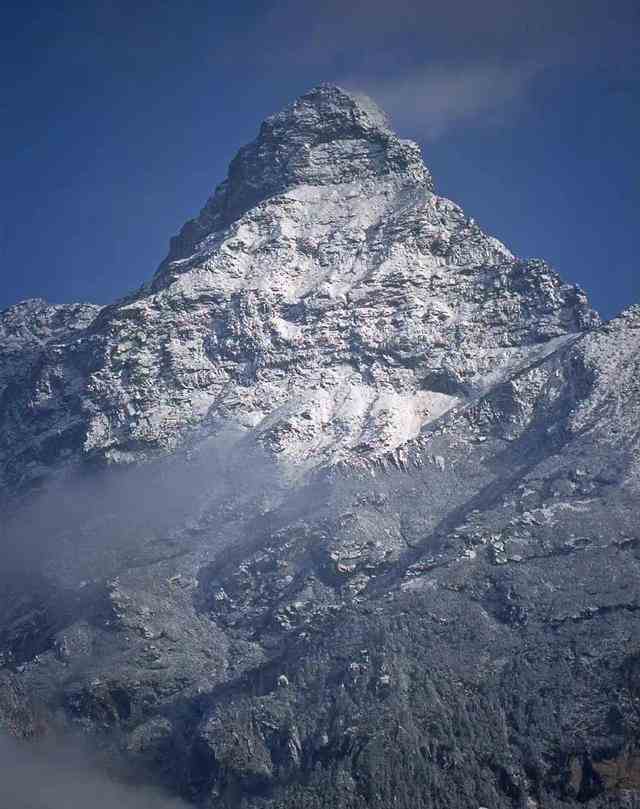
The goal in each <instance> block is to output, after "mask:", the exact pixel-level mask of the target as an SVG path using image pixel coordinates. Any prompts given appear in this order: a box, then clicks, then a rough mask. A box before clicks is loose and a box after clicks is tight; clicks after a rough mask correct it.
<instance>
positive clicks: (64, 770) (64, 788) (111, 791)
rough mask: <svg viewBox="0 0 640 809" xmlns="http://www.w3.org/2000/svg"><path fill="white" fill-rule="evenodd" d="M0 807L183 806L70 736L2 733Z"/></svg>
mask: <svg viewBox="0 0 640 809" xmlns="http://www.w3.org/2000/svg"><path fill="white" fill-rule="evenodd" d="M0 806H2V807H3V809H86V807H89V806H90V807H91V808H92V809H186V804H185V803H183V802H182V801H180V800H178V799H177V798H173V797H171V796H168V795H167V794H165V793H163V792H161V791H160V790H157V789H155V788H153V787H149V786H147V785H143V784H141V783H136V782H135V781H132V782H131V783H129V784H126V783H123V782H121V781H119V780H117V776H116V775H113V776H110V775H108V774H107V771H106V770H104V769H100V768H99V767H98V763H97V761H96V760H95V757H93V756H91V755H90V754H89V753H88V752H87V751H86V750H82V749H81V748H80V747H78V746H74V745H72V744H71V743H70V742H63V743H60V742H59V741H58V742H57V743H56V744H54V743H52V742H51V741H47V742H40V743H33V744H29V745H27V744H25V743H20V742H17V741H15V740H13V739H11V738H9V737H6V736H0Z"/></svg>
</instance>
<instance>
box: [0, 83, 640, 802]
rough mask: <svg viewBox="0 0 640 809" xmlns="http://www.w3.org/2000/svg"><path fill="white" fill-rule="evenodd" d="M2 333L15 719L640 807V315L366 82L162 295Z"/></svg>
mask: <svg viewBox="0 0 640 809" xmlns="http://www.w3.org/2000/svg"><path fill="white" fill-rule="evenodd" d="M0 336H1V339H0V469H2V470H3V471H2V475H3V481H4V503H5V505H4V508H5V511H6V517H7V518H6V519H5V521H4V523H3V526H2V529H1V530H2V532H3V535H2V542H3V547H4V548H6V549H7V553H6V555H7V557H8V560H9V561H10V565H8V567H9V568H10V569H11V575H10V576H9V575H7V574H5V576H4V577H2V586H1V589H0V616H3V617H2V618H0V663H1V664H2V666H3V668H2V669H0V674H2V678H0V724H3V723H4V726H6V727H7V728H8V729H9V730H10V731H11V732H12V733H16V734H22V735H30V734H31V735H33V734H34V733H39V732H44V731H45V730H46V728H47V727H48V726H49V725H50V724H51V722H53V721H54V720H53V717H55V721H56V722H62V723H63V725H65V726H66V727H69V728H75V729H78V730H80V731H81V732H82V733H86V734H89V736H90V737H91V738H92V739H93V740H94V741H96V742H98V743H99V744H100V745H102V746H104V747H106V748H107V749H108V750H111V751H112V752H113V753H114V755H115V754H116V753H117V754H118V755H124V756H125V757H126V758H127V760H129V761H130V762H132V763H133V764H134V765H135V766H136V767H137V768H138V769H139V771H140V772H143V773H146V774H147V775H148V778H149V779H150V780H155V781H161V782H162V783H164V784H165V785H168V786H170V787H171V788H173V789H175V790H177V791H179V792H180V793H181V794H182V796H183V797H185V798H186V799H188V800H190V801H192V802H193V803H194V804H196V805H200V806H203V807H209V809H213V807H235V806H239V805H243V806H248V807H274V808H275V807H282V809H285V807H287V809H288V808H289V807H303V806H304V807H315V806H317V807H321V806H322V807H327V806H328V807H380V809H382V807H388V806H391V805H393V806H401V807H412V809H415V807H425V808H426V807H442V809H463V808H464V809H466V807H473V808H474V809H475V807H482V806H485V807H492V808H493V807H497V808H498V809H503V808H504V809H507V807H509V809H521V807H526V809H535V807H540V809H542V808H543V807H544V809H548V808H550V809H560V807H563V809H564V807H576V806H587V807H592V809H596V807H597V808H598V809H603V807H611V809H613V807H629V808H630V809H633V808H634V807H635V808H636V809H637V807H639V806H640V791H639V789H638V775H637V770H638V756H639V755H640V752H639V750H638V746H637V738H638V732H639V730H640V728H639V725H638V723H639V721H640V714H639V713H638V700H639V699H640V675H639V671H640V668H639V664H638V660H640V630H639V628H638V627H639V624H638V617H639V615H640V612H639V611H640V593H639V590H638V584H637V582H638V575H639V574H640V556H639V549H640V535H639V533H638V531H639V529H638V526H639V525H640V519H639V514H638V505H637V504H638V494H639V491H638V489H639V488H640V484H639V474H640V434H639V432H638V424H640V390H639V388H638V381H637V380H638V379H639V378H640V368H639V367H638V362H639V360H638V357H639V356H640V310H639V309H638V308H637V307H635V308H631V309H630V310H628V311H627V312H625V313H623V314H622V315H620V317H618V318H617V319H615V320H614V321H611V322H610V323H605V324H601V323H600V322H599V319H598V317H597V315H595V314H594V313H593V312H592V311H591V309H590V308H589V305H588V302H587V300H586V298H585V296H584V294H583V293H582V292H581V291H580V290H579V289H578V288H577V287H575V286H571V285H568V284H565V283H563V282H562V280H561V279H560V278H559V276H558V275H557V274H556V273H555V272H554V271H553V270H552V269H551V268H550V267H549V266H548V265H546V264H545V263H544V262H542V261H538V260H534V261H523V260H521V259H519V258H516V257H515V256H514V255H513V254H512V253H511V252H510V251H509V250H508V249H507V248H506V247H504V245H502V244H501V243H500V242H498V241H497V240H496V239H494V238H492V237H489V236H487V235H486V234H484V233H483V232H482V231H481V230H480V229H479V228H478V226H477V225H476V224H475V223H474V221H473V220H472V219H469V218H468V217H467V216H465V215H464V213H463V212H462V211H461V210H460V209H459V208H458V207H457V206H456V205H455V204H454V203H452V202H450V201H448V200H446V199H443V198H442V197H439V196H438V195H437V194H436V193H435V192H434V189H433V184H432V180H431V176H430V174H429V172H428V170H427V169H426V168H425V167H424V165H423V164H422V160H421V157H420V154H419V150H418V148H417V146H415V144H411V143H409V142H407V141H403V140H400V139H399V138H398V137H397V136H396V135H395V134H394V133H393V132H392V130H391V129H390V128H389V124H388V122H387V121H386V119H385V117H384V115H383V114H382V113H381V112H380V111H379V110H377V108H375V106H373V105H372V102H370V101H368V100H366V99H362V98H360V97H357V96H354V95H351V94H348V93H345V92H344V91H342V90H340V89H338V88H334V87H328V86H322V87H320V88H317V89H315V90H313V91H311V92H310V93H308V94H307V95H305V96H303V97H302V98H300V99H299V100H298V101H296V102H295V103H294V104H293V105H291V106H290V107H288V108H286V109H285V110H283V111H282V112H281V113H279V114H278V115H275V116H273V117H271V118H269V119H267V121H265V123H264V124H263V125H262V128H261V130H260V133H259V135H258V138H257V139H256V141H254V142H253V143H251V144H249V145H248V146H246V147H244V148H243V149H242V150H241V151H240V152H239V154H238V156H237V157H236V158H235V160H234V161H233V162H232V164H231V166H230V169H229V177H228V179H227V180H226V181H225V182H224V183H223V184H222V185H221V186H220V187H219V188H218V189H217V191H216V192H215V194H214V195H213V197H212V198H211V199H210V200H209V201H208V202H207V204H206V206H205V208H204V209H203V210H202V212H201V213H200V215H199V217H198V218H197V219H195V220H193V221H192V222H190V223H188V224H187V225H186V226H185V227H184V228H183V230H182V232H181V234H180V236H179V237H177V238H176V239H175V240H174V241H173V242H172V247H171V250H170V253H169V256H168V257H167V259H166V260H165V261H164V262H163V264H162V265H161V267H160V269H159V270H158V272H157V273H156V275H155V277H154V278H153V280H152V281H151V282H150V283H149V284H148V285H147V286H145V287H143V288H142V289H141V290H139V291H138V292H137V293H135V294H133V295H131V296H129V297H128V298H126V299H124V300H122V301H119V302H117V303H116V304H114V305H112V306H109V307H105V308H103V309H98V308H97V307H89V306H71V307H52V306H48V305H46V304H45V303H43V302H27V303H25V304H21V305H19V306H17V307H12V308H11V309H10V310H7V311H6V312H5V313H3V314H2V315H1V316H0ZM105 462H109V464H108V466H105ZM125 462H126V463H125ZM36 483H37V486H36V485H35V484H36ZM10 548H19V549H20V553H17V552H16V551H12V552H11V553H9V549H10ZM19 694H28V695H29V697H30V699H31V700H32V702H33V707H31V705H30V704H29V705H26V704H25V706H24V708H23V709H20V710H19V708H18V703H19V701H20V700H19V697H18V696H17V695H19ZM21 711H22V712H21ZM34 717H38V718H37V720H36V718H34Z"/></svg>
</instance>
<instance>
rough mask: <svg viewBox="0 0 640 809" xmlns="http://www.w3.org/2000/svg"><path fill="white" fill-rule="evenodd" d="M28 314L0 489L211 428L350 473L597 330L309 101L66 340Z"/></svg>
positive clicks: (575, 304)
mask: <svg viewBox="0 0 640 809" xmlns="http://www.w3.org/2000/svg"><path fill="white" fill-rule="evenodd" d="M28 311H30V310H28V309H25V308H24V307H23V308H22V309H19V308H18V309H16V308H13V309H12V310H9V312H8V313H6V314H5V315H4V317H3V319H2V321H1V322H0V329H1V328H5V329H6V328H13V329H14V331H15V328H14V327H12V326H11V325H10V324H12V323H13V322H14V321H15V319H16V317H17V316H18V313H19V312H24V313H27V312H28ZM46 311H49V312H50V313H51V317H52V322H51V324H50V326H49V325H48V324H47V323H46V322H45V323H43V325H42V330H41V334H40V335H39V336H38V338H37V340H36V339H32V335H31V332H30V330H29V328H26V327H25V328H23V330H22V331H23V332H24V335H25V337H24V342H23V343H19V342H17V341H16V340H15V339H13V340H12V341H11V342H10V343H8V344H7V345H6V347H5V350H8V352H9V355H8V357H7V358H6V359H4V361H2V364H0V374H1V375H2V376H0V379H3V380H4V381H3V384H4V385H5V386H8V385H9V386H10V385H15V384H16V382H15V379H14V376H13V375H14V374H18V376H19V377H20V378H21V379H22V378H23V377H24V376H25V361H24V360H22V359H21V360H20V361H19V362H17V363H16V362H14V361H13V356H14V352H17V353H18V355H20V356H23V355H24V357H27V356H31V357H32V363H33V373H29V374H26V379H23V381H21V382H20V384H19V385H18V389H19V396H20V397H22V398H21V403H22V404H21V406H20V407H9V408H8V409H7V410H6V412H5V414H4V418H3V421H2V422H0V441H2V442H3V445H4V446H5V448H6V449H5V454H4V458H3V462H4V468H5V472H4V475H5V480H6V481H7V482H10V480H11V481H14V482H18V481H19V480H22V478H23V476H24V475H26V476H27V477H28V476H30V475H36V476H39V475H40V474H41V472H42V468H41V465H42V464H43V463H44V464H45V465H48V464H49V463H50V462H51V461H54V462H57V460H59V459H60V458H61V457H64V458H66V459H67V460H69V459H78V458H83V457H85V458H94V459H95V458H105V459H108V460H111V461H114V460H115V461H121V460H127V461H129V460H135V459H140V458H143V457H148V456H150V455H153V454H155V453H157V452H158V451H161V452H162V451H166V450H171V449H173V448H175V447H177V446H178V445H180V444H181V443H183V442H184V441H185V440H188V439H189V435H190V434H191V433H193V431H194V429H200V428H202V427H205V428H207V429H211V428H215V426H216V425H217V426H218V427H220V426H221V425H222V424H223V423H225V424H233V425H234V426H235V427H239V428H240V429H243V430H251V431H252V432H253V433H254V434H255V436H256V437H257V438H258V440H259V441H260V442H262V443H263V444H264V445H268V446H270V447H271V448H272V449H273V450H275V451H276V452H277V453H278V454H280V455H281V457H282V458H289V459H291V460H292V461H294V463H296V464H300V463H303V464H307V465H309V464H311V465H316V466H317V465H318V464H323V463H327V462H328V463H337V462H341V461H343V460H349V461H350V462H352V461H354V460H355V459H356V458H357V459H360V460H361V461H362V462H364V463H368V462H369V461H370V460H373V459H376V458H380V457H382V456H383V455H384V454H386V453H388V452H390V451H393V450H395V449H397V448H399V447H400V446H401V445H403V444H404V443H405V442H406V441H408V440H410V439H412V438H415V437H416V436H417V435H418V434H419V433H420V431H421V429H423V427H424V426H425V424H427V423H428V422H430V421H432V420H433V419H436V418H439V417H440V416H441V415H442V414H443V413H444V412H446V411H447V410H449V409H450V408H451V407H453V406H459V405H460V404H462V403H464V402H467V401H470V399H471V398H473V397H474V396H476V395H477V394H478V393H479V392H480V391H481V390H483V389H484V388H485V387H486V386H487V384H495V383H496V382H497V381H498V380H499V379H501V378H503V376H504V375H505V374H506V375H508V374H512V373H513V372H514V370H515V369H517V368H519V367H521V366H522V365H523V364H526V363H527V362H531V361H533V359H534V358H536V359H540V358H541V357H542V356H544V354H545V353H548V352H549V351H551V350H555V349H556V348H558V347H559V345H560V344H561V343H562V342H563V341H567V340H571V339H573V338H574V337H575V335H577V334H579V333H580V332H582V331H584V330H585V329H586V328H589V327H591V326H593V325H594V324H595V323H597V317H596V315H595V314H594V313H593V312H592V311H591V310H590V309H589V306H588V303H587V300H586V297H585V296H584V294H583V293H582V292H581V291H580V290H579V289H578V288H577V287H575V286H571V285H567V284H564V283H563V282H562V281H561V279H560V278H559V277H558V275H557V274H556V273H555V272H554V271H553V270H551V268H549V267H548V266H547V265H546V264H544V263H543V262H540V261H529V262H527V261H521V260H519V259H516V258H515V257H514V256H513V255H512V254H511V252H510V251H509V250H508V249H507V248H506V247H505V246H504V245H503V244H501V243H500V242H499V241H498V240H497V239H495V238H493V237H490V236H487V235H486V234H485V233H483V232H482V230H481V229H480V228H479V227H478V225H477V224H476V223H475V221H474V220H473V219H471V218H469V217H468V216H466V215H465V214H464V213H463V212H462V210H461V209H460V208H459V207H458V206H457V205H455V204H454V203H452V202H450V201H449V200H447V199H444V198H442V197H439V196H437V195H436V194H435V193H434V191H433V185H432V181H431V176H430V174H429V172H428V170H427V169H426V168H425V166H424V164H423V162H422V158H421V156H420V150H419V148H418V147H417V145H416V144H414V143H411V142H410V141H403V140H400V139H399V138H398V137H397V136H396V135H395V134H394V133H393V132H392V131H391V130H390V129H389V125H388V123H387V121H386V119H385V117H384V115H383V114H382V113H381V112H380V111H379V110H378V109H377V108H376V107H375V106H374V105H373V102H371V101H369V100H366V99H363V98H361V97H358V96H354V95H351V94H349V93H346V92H344V91H343V90H340V89H338V88H335V87H329V86H322V87H319V88H317V89H315V90H312V91H311V92H310V93H308V94H306V95H304V96H302V97H301V98H300V99H298V101H296V102H294V103H293V104H292V105H290V106H289V107H286V108H285V109H284V110H283V111H282V112H280V113H279V114H277V115H274V116H272V117H271V118H268V119H267V120H266V121H265V122H264V123H263V124H262V126H261V128H260V133H259V135H258V138H257V139H256V140H255V141H254V142H253V143H251V144H249V145H248V146H245V147H244V148H243V149H241V150H240V152H239V153H238V155H237V156H236V158H235V159H234V160H233V161H232V163H231V166H230V168H229V176H228V178H227V180H226V181H225V182H223V183H222V185H220V186H219V187H218V189H217V190H216V192H215V193H214V195H213V196H212V197H211V199H210V200H209V201H208V202H207V204H206V206H205V207H204V209H203V210H202V212H201V213H200V215H199V217H198V218H197V219H195V220H192V221H191V222H189V223H187V225H185V227H184V228H183V229H182V231H181V233H180V235H179V236H178V237H177V238H176V239H174V240H173V241H172V247H171V251H170V253H169V256H168V257H167V259H166V260H165V261H164V262H163V264H162V266H161V267H160V269H159V270H158V272H157V273H156V275H155V277H154V279H153V280H152V282H151V283H150V284H148V285H147V286H146V287H144V288H143V289H142V290H141V291H140V292H138V293H136V294H135V295H133V296H130V297H128V298H126V299H124V300H123V301H120V302H118V303H116V304H115V305H113V306H109V307H106V308H104V309H103V310H102V311H100V312H99V313H98V312H97V311H95V312H94V313H95V314H96V317H95V320H94V322H93V323H92V324H91V325H88V326H87V324H86V317H85V316H83V318H82V319H81V320H80V321H79V323H82V324H83V325H84V326H85V327H86V328H85V329H84V331H81V332H80V331H78V329H77V325H76V323H75V322H73V321H71V323H72V329H73V331H70V332H69V334H68V335H66V336H63V335H61V334H60V332H59V330H58V329H57V327H56V323H57V322H58V321H64V320H65V318H67V319H69V318H68V315H67V314H65V313H66V312H69V310H67V309H64V308H62V309H58V308H49V309H48V310H46ZM71 311H76V310H75V309H73V310H71ZM39 312H42V313H43V314H44V312H45V309H40V310H39ZM29 316H30V315H27V317H29ZM45 319H46V318H45ZM47 329H50V332H49V331H47ZM12 389H14V388H12ZM304 414H307V415H304ZM309 414H310V415H309ZM207 425H208V427H207ZM21 457H24V459H25V462H26V463H27V464H28V469H25V468H24V464H23V462H22V461H21V460H20V458H21ZM0 463H2V462H0ZM1 468H2V467H1V466H0V469H1ZM7 476H8V477H7Z"/></svg>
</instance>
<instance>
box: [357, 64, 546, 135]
mask: <svg viewBox="0 0 640 809" xmlns="http://www.w3.org/2000/svg"><path fill="white" fill-rule="evenodd" d="M541 69H542V66H541V65H538V64H535V63H533V62H530V63H527V64H516V65H510V66H501V65H500V66H498V65H488V64H477V65H465V66H453V67H445V66H427V67H421V68H419V69H417V70H415V71H413V72H410V73H408V74H407V73H405V74H402V75H398V76H392V77H389V78H386V79H384V80H367V79H360V80H358V79H349V78H347V79H346V80H345V81H344V83H345V85H347V86H349V87H353V88H354V89H358V90H362V91H363V92H366V93H367V94H368V95H370V96H371V97H372V98H374V99H375V100H376V101H377V102H378V103H379V104H380V106H381V107H382V108H383V109H384V110H385V111H386V112H387V113H388V114H389V115H390V116H391V118H392V121H393V123H394V125H395V126H396V128H397V129H399V130H401V131H402V132H406V133H407V134H410V135H412V136H413V137H415V138H418V139H421V140H435V139H436V138H439V137H440V136H442V135H443V134H445V133H446V132H447V131H448V130H449V129H451V128H452V127H454V126H456V125H457V124H465V125H468V124H474V123H475V124H487V123H490V122H499V121H502V120H503V119H504V117H505V115H508V114H509V112H510V111H511V110H512V109H513V107H514V104H515V103H516V102H517V101H518V100H519V99H521V98H522V97H523V96H524V95H525V94H526V92H527V90H528V89H529V86H530V84H531V82H532V81H533V80H534V78H535V77H536V75H537V74H538V73H539V72H540V70H541Z"/></svg>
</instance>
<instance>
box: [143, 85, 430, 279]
mask: <svg viewBox="0 0 640 809" xmlns="http://www.w3.org/2000/svg"><path fill="white" fill-rule="evenodd" d="M354 182H369V183H370V182H387V183H392V184H394V185H395V186H396V187H397V188H400V187H414V188H423V189H426V190H428V191H433V180H432V177H431V174H430V172H429V170H428V169H427V168H426V167H425V165H424V163H423V161H422V154H421V152H420V147H419V146H418V145H417V144H415V143H413V142H412V141H408V140H402V139H400V138H399V137H398V136H397V135H396V134H395V133H394V132H393V130H392V129H391V127H390V124H389V120H388V118H387V116H386V115H385V114H384V112H382V110H380V108H379V107H378V106H377V105H376V103H375V102H374V101H372V100H371V99H370V98H369V97H368V96H366V95H364V94H362V93H359V92H354V91H350V90H344V89H343V88H341V87H337V86H335V85H332V84H321V85H319V86H317V87H314V88H313V89H312V90H309V92H307V93H305V94H304V95H301V96H300V97H299V98H298V99H296V100H295V101H294V102H293V103H291V104H289V105H288V106H286V107H285V108H284V109H282V110H281V111H280V112H278V113H276V114H275V115H271V116H269V117H268V118H267V119H266V120H265V121H264V122H263V124H262V125H261V127H260V131H259V133H258V137H257V138H256V139H255V140H254V141H253V142H251V143H249V144H247V145H246V146H244V147H242V149H240V151H239V152H238V154H237V155H236V157H235V158H234V159H233V160H232V161H231V165H230V166H229V175H228V177H227V179H226V180H225V181H224V182H223V183H222V184H221V185H220V186H218V188H217V190H216V192H215V194H214V195H213V196H212V197H211V198H210V199H209V200H208V202H207V204H206V205H205V207H204V208H203V209H202V211H201V212H200V216H198V217H197V218H196V219H193V220H191V221H190V222H187V224H186V225H185V226H184V227H183V228H182V230H181V232H180V234H179V235H178V236H177V237H175V238H174V239H172V241H171V248H170V252H169V255H168V257H167V259H165V261H164V262H163V263H162V264H161V266H160V269H159V273H160V274H162V273H163V272H164V269H165V268H166V266H167V264H168V263H170V262H171V261H174V260H182V259H183V258H186V257H187V256H190V255H192V254H193V253H194V251H195V249H196V246H197V245H198V244H199V243H200V242H201V241H202V240H203V239H204V238H205V237H207V236H209V235H210V234H211V233H212V232H214V231H217V230H221V229H224V228H225V227H228V226H229V225H230V224H231V223H232V222H234V221H236V220H237V219H238V218H239V217H241V216H242V215H243V214H244V213H245V212H247V211H248V210H250V209H251V208H253V207H254V206H256V205H258V204H259V203H260V202H262V201H263V200H265V199H268V198H269V197H272V196H274V195H278V194H282V193H285V192H286V191H287V190H289V189H292V188H295V187H296V186H300V185H307V186H315V187H321V186H330V185H334V186H337V185H341V184H347V183H354Z"/></svg>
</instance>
